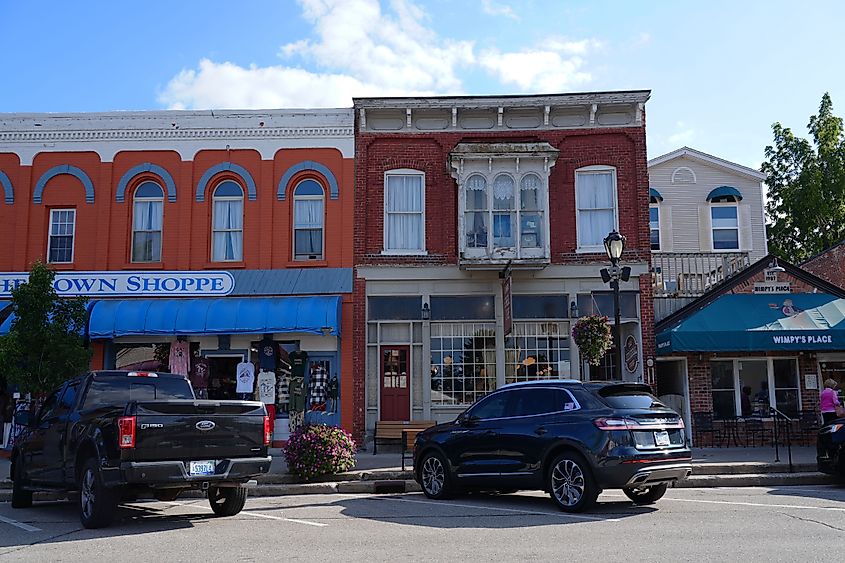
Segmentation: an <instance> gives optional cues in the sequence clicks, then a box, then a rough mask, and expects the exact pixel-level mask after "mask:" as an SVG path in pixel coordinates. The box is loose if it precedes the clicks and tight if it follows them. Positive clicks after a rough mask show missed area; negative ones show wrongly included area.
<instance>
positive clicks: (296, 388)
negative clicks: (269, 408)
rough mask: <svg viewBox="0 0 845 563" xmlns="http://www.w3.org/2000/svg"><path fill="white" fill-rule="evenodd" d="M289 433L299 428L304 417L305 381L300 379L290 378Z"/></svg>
mask: <svg viewBox="0 0 845 563" xmlns="http://www.w3.org/2000/svg"><path fill="white" fill-rule="evenodd" d="M289 408H290V431H291V432H293V431H294V430H296V429H297V428H299V427H300V426H301V425H302V423H303V421H304V417H305V380H304V379H303V378H302V377H291V378H290V402H289Z"/></svg>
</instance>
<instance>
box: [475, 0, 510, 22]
mask: <svg viewBox="0 0 845 563" xmlns="http://www.w3.org/2000/svg"><path fill="white" fill-rule="evenodd" d="M481 9H482V10H483V11H484V13H485V14H487V15H488V16H505V17H506V18H511V19H513V20H518V19H519V16H518V15H516V12H514V11H513V8H511V7H510V6H508V5H507V4H497V3H496V2H493V0H481Z"/></svg>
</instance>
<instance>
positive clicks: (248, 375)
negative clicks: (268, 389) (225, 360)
mask: <svg viewBox="0 0 845 563" xmlns="http://www.w3.org/2000/svg"><path fill="white" fill-rule="evenodd" d="M235 371H236V373H237V377H236V380H237V387H236V388H235V393H238V394H239V395H241V398H242V399H249V398H250V397H249V396H251V395H252V392H253V389H254V387H255V365H254V364H253V363H252V362H241V363H239V364H238V365H237V368H236V369H235Z"/></svg>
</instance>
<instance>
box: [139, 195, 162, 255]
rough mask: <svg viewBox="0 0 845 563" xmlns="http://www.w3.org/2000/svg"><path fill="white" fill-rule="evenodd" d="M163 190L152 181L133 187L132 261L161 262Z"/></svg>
mask: <svg viewBox="0 0 845 563" xmlns="http://www.w3.org/2000/svg"><path fill="white" fill-rule="evenodd" d="M163 214H164V190H162V189H161V186H159V185H158V184H156V183H154V182H144V183H142V184H141V185H140V186H138V187H137V188H136V189H135V198H134V200H133V206H132V261H133V262H161V230H162V217H163Z"/></svg>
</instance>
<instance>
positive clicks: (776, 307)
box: [656, 293, 845, 355]
mask: <svg viewBox="0 0 845 563" xmlns="http://www.w3.org/2000/svg"><path fill="white" fill-rule="evenodd" d="M656 340H657V353H658V354H660V355H666V354H671V353H675V352H768V351H780V350H790V351H805V350H806V351H810V350H827V351H838V350H845V299H839V298H837V297H836V296H835V295H830V294H827V293H791V294H773V295H761V294H737V295H722V296H721V297H719V298H718V299H716V300H715V301H713V302H712V303H710V304H708V305H706V306H705V307H704V308H702V309H700V310H698V311H696V312H695V313H693V314H692V315H690V316H689V317H687V318H686V319H683V320H681V321H678V322H677V323H675V324H674V325H672V326H670V327H669V328H667V329H665V330H663V331H661V332H659V333H658V334H657V336H656Z"/></svg>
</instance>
